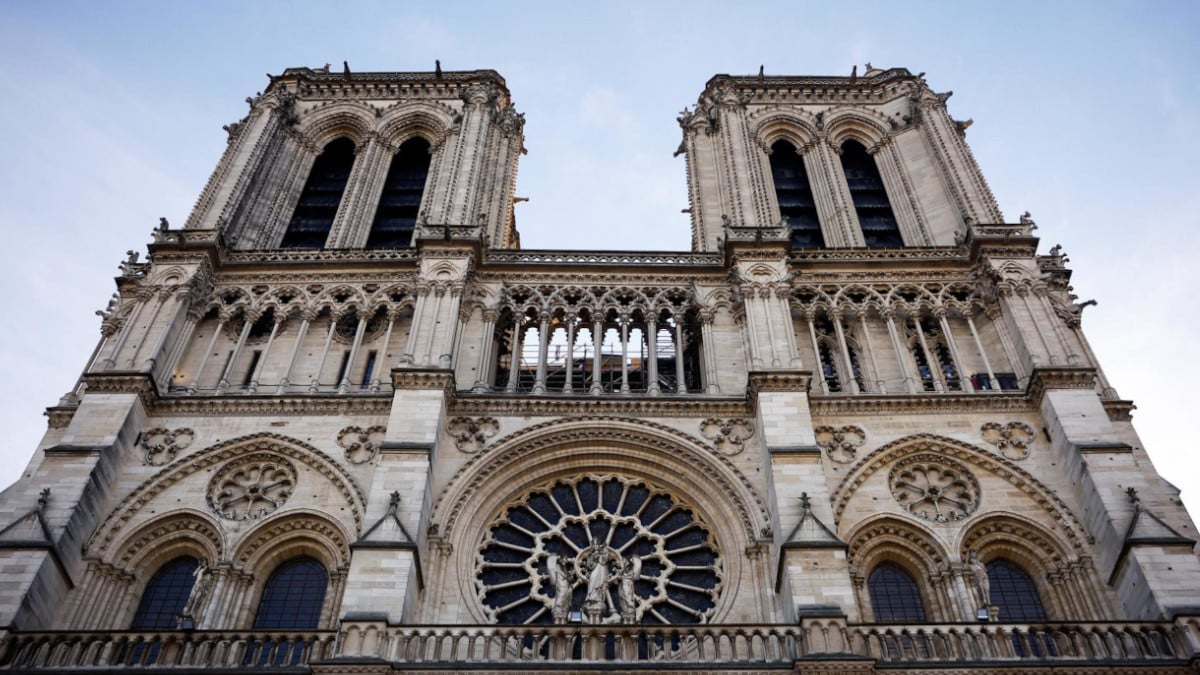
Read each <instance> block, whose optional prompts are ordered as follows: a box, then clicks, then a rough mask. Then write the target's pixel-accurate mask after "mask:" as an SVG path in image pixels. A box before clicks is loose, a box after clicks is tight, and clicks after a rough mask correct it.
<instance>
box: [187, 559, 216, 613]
mask: <svg viewBox="0 0 1200 675" xmlns="http://www.w3.org/2000/svg"><path fill="white" fill-rule="evenodd" d="M192 579H194V581H193V582H192V592H191V593H190V594H188V599H187V603H186V604H185V605H184V606H183V611H182V612H180V614H179V615H180V617H181V618H188V619H191V620H192V621H193V622H194V623H195V624H198V623H200V618H201V617H200V616H199V614H200V610H201V609H202V608H203V607H204V600H205V599H206V598H207V597H208V592H209V591H210V590H212V586H213V576H212V572H211V571H209V569H208V562H207V561H205V560H201V561H200V562H199V563H198V564H197V565H196V571H194V572H192Z"/></svg>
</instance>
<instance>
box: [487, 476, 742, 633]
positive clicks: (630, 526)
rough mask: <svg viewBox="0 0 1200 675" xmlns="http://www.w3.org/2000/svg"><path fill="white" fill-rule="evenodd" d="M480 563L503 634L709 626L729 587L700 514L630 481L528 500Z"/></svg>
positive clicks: (492, 528) (508, 515)
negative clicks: (554, 628) (577, 625)
mask: <svg viewBox="0 0 1200 675" xmlns="http://www.w3.org/2000/svg"><path fill="white" fill-rule="evenodd" d="M475 560H476V573H475V587H476V590H477V592H478V594H479V599H480V601H481V603H482V604H483V606H484V607H485V609H486V611H487V614H488V617H489V618H490V619H491V620H492V621H495V622H497V623H502V624H546V623H564V622H566V621H568V620H570V619H569V617H570V616H571V615H577V617H578V620H582V621H583V622H585V623H597V624H599V623H643V624H680V623H705V622H707V621H708V620H709V619H710V618H711V615H712V612H713V610H714V608H715V607H716V603H717V599H718V598H719V596H720V593H721V589H722V586H723V581H724V579H723V571H722V564H721V553H720V548H719V546H718V545H717V542H716V540H715V539H714V537H713V534H712V531H711V530H710V529H709V527H708V526H707V525H705V524H704V523H703V522H702V521H701V520H700V518H699V516H698V514H697V513H696V512H695V510H694V509H693V508H692V507H690V506H688V505H687V504H686V503H684V502H683V501H682V500H680V499H679V498H677V497H675V496H674V495H672V494H670V493H668V492H667V491H665V490H663V489H661V488H658V487H656V486H654V485H650V484H648V483H646V482H644V481H641V480H638V479H634V478H628V477H624V476H611V475H609V476H585V477H581V478H576V479H566V480H563V479H559V480H555V481H553V482H549V483H545V484H543V485H540V486H538V487H535V488H533V489H531V490H528V491H526V492H525V493H524V494H523V495H522V496H520V497H519V498H517V499H516V500H514V501H513V502H512V503H511V504H510V505H509V506H507V507H506V508H504V509H502V510H501V513H500V514H499V515H498V516H497V517H496V518H495V519H494V520H493V521H492V523H491V524H490V525H489V526H488V528H487V531H486V534H485V535H484V538H483V541H482V542H481V543H480V545H479V549H478V553H477V554H476V559H475Z"/></svg>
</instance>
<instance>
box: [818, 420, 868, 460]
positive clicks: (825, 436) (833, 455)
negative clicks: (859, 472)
mask: <svg viewBox="0 0 1200 675" xmlns="http://www.w3.org/2000/svg"><path fill="white" fill-rule="evenodd" d="M813 431H814V432H815V434H816V437H817V447H819V448H821V449H822V450H824V451H825V454H827V455H829V459H832V460H833V461H835V462H839V463H842V464H845V463H848V462H853V461H854V460H855V458H857V457H858V447H859V446H860V445H862V444H863V443H864V442H866V440H867V432H865V431H863V430H862V427H855V426H845V427H831V426H819V427H817V428H816V429H813Z"/></svg>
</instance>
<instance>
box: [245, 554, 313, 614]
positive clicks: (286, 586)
mask: <svg viewBox="0 0 1200 675" xmlns="http://www.w3.org/2000/svg"><path fill="white" fill-rule="evenodd" d="M328 585H329V574H328V573H327V572H326V571H325V567H324V566H323V565H322V564H321V563H319V562H317V561H316V560H313V559H312V558H296V559H293V560H289V561H287V562H285V563H283V564H282V565H280V566H279V567H277V568H276V569H275V571H274V572H272V573H271V576H270V578H268V579H267V585H266V586H265V587H264V588H263V594H262V600H261V601H259V603H258V614H257V615H255V618H254V628H255V629H257V630H312V629H315V628H317V627H318V625H319V624H320V622H321V605H322V604H324V602H325V588H326V586H328Z"/></svg>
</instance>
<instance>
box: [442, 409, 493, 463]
mask: <svg viewBox="0 0 1200 675" xmlns="http://www.w3.org/2000/svg"><path fill="white" fill-rule="evenodd" d="M498 431H500V423H499V422H497V421H496V418H494V417H454V418H451V420H450V421H449V422H447V423H446V432H447V433H449V434H450V436H452V437H453V438H454V447H456V448H458V450H459V452H465V453H467V454H470V453H473V452H478V451H479V450H481V449H483V446H484V445H486V444H487V441H488V439H489V438H491V437H492V436H495V435H496V433H497V432H498Z"/></svg>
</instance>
